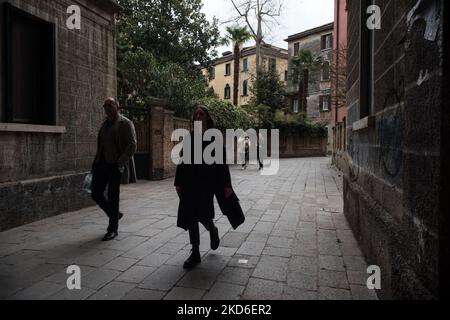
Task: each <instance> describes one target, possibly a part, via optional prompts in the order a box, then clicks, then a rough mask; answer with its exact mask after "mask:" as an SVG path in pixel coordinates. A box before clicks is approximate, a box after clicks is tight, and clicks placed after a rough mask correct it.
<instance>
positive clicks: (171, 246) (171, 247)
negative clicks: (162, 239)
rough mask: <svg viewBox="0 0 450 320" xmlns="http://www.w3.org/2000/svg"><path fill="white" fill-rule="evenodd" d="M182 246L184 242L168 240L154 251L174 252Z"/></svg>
mask: <svg viewBox="0 0 450 320" xmlns="http://www.w3.org/2000/svg"><path fill="white" fill-rule="evenodd" d="M183 247H185V244H182V243H176V242H168V243H166V244H165V245H163V246H162V247H161V248H159V249H158V250H156V251H155V253H164V254H170V255H173V254H176V253H177V252H178V251H180V250H181V249H182V248H183Z"/></svg>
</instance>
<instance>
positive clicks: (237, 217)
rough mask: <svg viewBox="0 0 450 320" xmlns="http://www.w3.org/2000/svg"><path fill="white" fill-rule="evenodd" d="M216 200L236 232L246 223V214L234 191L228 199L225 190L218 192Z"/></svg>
mask: <svg viewBox="0 0 450 320" xmlns="http://www.w3.org/2000/svg"><path fill="white" fill-rule="evenodd" d="M216 199H217V202H218V204H219V207H220V210H221V211H222V213H223V214H224V215H225V216H227V218H228V221H229V222H230V224H231V226H232V227H233V229H234V230H236V229H237V228H238V227H239V226H240V225H241V224H243V223H244V222H245V216H244V212H243V211H242V208H241V205H240V203H239V198H238V197H237V195H236V193H234V191H233V193H232V194H231V195H230V196H229V197H228V198H225V192H224V191H223V190H220V191H216Z"/></svg>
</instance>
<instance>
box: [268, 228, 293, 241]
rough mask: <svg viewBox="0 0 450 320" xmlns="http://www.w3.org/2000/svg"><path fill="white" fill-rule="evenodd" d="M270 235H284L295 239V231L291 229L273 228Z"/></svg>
mask: <svg viewBox="0 0 450 320" xmlns="http://www.w3.org/2000/svg"><path fill="white" fill-rule="evenodd" d="M270 235H271V236H273V237H284V238H291V239H295V231H293V230H283V229H276V228H274V229H273V230H272V232H271V234H270Z"/></svg>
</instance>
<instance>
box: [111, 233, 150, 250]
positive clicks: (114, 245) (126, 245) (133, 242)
mask: <svg viewBox="0 0 450 320" xmlns="http://www.w3.org/2000/svg"><path fill="white" fill-rule="evenodd" d="M147 240H148V239H147V238H146V237H138V236H128V237H126V238H125V239H123V240H120V241H108V242H105V243H107V244H109V245H108V247H107V248H108V249H113V250H119V251H128V250H131V249H133V248H136V247H137V246H138V245H140V244H141V243H143V242H145V241H147Z"/></svg>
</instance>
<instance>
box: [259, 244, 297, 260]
mask: <svg viewBox="0 0 450 320" xmlns="http://www.w3.org/2000/svg"><path fill="white" fill-rule="evenodd" d="M262 254H263V255H266V256H276V257H285V258H290V257H291V255H292V253H291V248H274V247H268V246H266V247H265V248H264V250H263V252H262Z"/></svg>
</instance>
